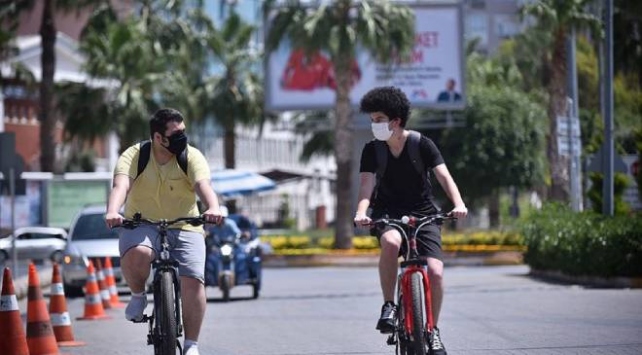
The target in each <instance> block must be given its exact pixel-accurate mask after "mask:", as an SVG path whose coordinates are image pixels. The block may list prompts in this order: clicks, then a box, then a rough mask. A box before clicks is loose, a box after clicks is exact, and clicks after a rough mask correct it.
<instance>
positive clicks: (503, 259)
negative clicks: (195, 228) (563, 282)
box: [263, 251, 523, 268]
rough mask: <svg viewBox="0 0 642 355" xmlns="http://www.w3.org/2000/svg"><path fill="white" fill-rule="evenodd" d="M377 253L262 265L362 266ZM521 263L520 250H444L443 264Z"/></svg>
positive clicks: (290, 258) (279, 259)
mask: <svg viewBox="0 0 642 355" xmlns="http://www.w3.org/2000/svg"><path fill="white" fill-rule="evenodd" d="M378 264H379V254H362V255H354V254H351V255H346V254H312V255H277V254H269V255H264V256H263V267H267V268H280V267H317V266H342V267H352V266H354V267H362V266H377V265H378ZM520 264H523V256H522V253H521V252H517V251H507V252H493V253H474V254H472V253H461V252H444V266H494V265H520Z"/></svg>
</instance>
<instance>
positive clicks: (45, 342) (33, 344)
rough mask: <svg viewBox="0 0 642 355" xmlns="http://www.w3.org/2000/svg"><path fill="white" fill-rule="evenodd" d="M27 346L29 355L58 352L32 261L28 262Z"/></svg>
mask: <svg viewBox="0 0 642 355" xmlns="http://www.w3.org/2000/svg"><path fill="white" fill-rule="evenodd" d="M27 346H28V347H29V354H31V355H44V354H59V352H58V344H57V343H56V336H55V335H54V332H53V328H52V327H51V320H50V318H49V311H47V304H46V302H45V299H44V298H43V297H42V290H40V279H39V278H38V272H37V271H36V266H35V265H34V264H33V263H30V264H29V289H28V291H27Z"/></svg>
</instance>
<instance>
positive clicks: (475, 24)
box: [466, 13, 488, 46]
mask: <svg viewBox="0 0 642 355" xmlns="http://www.w3.org/2000/svg"><path fill="white" fill-rule="evenodd" d="M475 38H479V45H481V46H487V45H488V15H486V14H484V13H471V14H469V15H468V16H466V39H468V40H472V39H475Z"/></svg>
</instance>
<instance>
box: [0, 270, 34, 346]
mask: <svg viewBox="0 0 642 355" xmlns="http://www.w3.org/2000/svg"><path fill="white" fill-rule="evenodd" d="M0 354H12V355H29V347H28V346H27V337H26V336H25V330H24V327H23V325H22V319H20V310H19V309H18V299H17V298H16V292H15V290H14V288H13V280H12V279H11V270H9V268H8V267H5V268H4V274H3V277H2V296H0Z"/></svg>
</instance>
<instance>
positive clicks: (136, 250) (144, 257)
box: [121, 245, 154, 268]
mask: <svg viewBox="0 0 642 355" xmlns="http://www.w3.org/2000/svg"><path fill="white" fill-rule="evenodd" d="M153 254H154V251H153V250H152V249H151V248H149V247H146V246H142V245H139V246H135V247H133V248H131V249H129V250H127V251H126V252H125V254H124V255H123V256H122V258H121V267H123V268H129V267H137V268H138V267H141V266H145V265H150V264H151V262H152V260H153Z"/></svg>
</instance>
